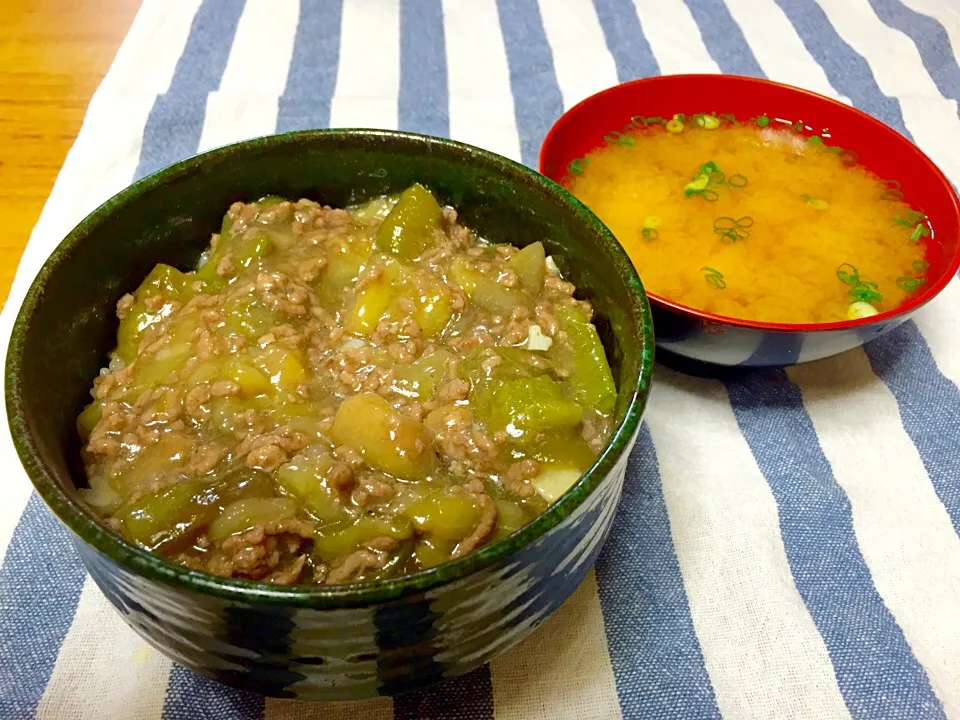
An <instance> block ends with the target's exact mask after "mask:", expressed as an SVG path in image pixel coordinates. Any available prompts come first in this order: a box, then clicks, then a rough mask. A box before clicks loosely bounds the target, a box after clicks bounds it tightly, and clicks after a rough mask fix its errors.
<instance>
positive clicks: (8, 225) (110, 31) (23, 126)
mask: <svg viewBox="0 0 960 720" xmlns="http://www.w3.org/2000/svg"><path fill="white" fill-rule="evenodd" d="M139 6H140V0H0V207H2V208H3V215H4V223H3V232H0V303H3V302H4V301H6V298H7V293H8V292H9V290H10V283H11V282H12V281H13V275H14V272H15V271H16V269H17V263H18V262H19V260H20V255H21V253H22V252H23V248H24V246H25V245H26V242H27V239H28V238H29V237H30V232H31V231H32V230H33V226H34V225H35V224H36V222H37V218H38V217H39V216H40V211H41V209H42V208H43V204H44V202H45V201H46V199H47V196H48V195H49V194H50V189H51V187H52V186H53V181H54V180H55V179H56V177H57V173H58V172H59V171H60V166H61V165H62V164H63V160H64V158H65V157H66V154H67V151H68V150H69V149H70V146H71V145H72V144H73V141H74V140H75V139H76V137H77V133H78V132H79V131H80V125H81V123H82V121H83V116H84V113H85V112H86V109H87V104H88V103H89V101H90V98H91V96H92V95H93V92H94V90H96V89H97V85H99V83H100V80H101V79H102V78H103V75H104V73H106V71H107V68H108V67H109V66H110V62H111V61H112V60H113V57H114V55H115V54H116V52H117V48H119V47H120V42H121V41H122V40H123V37H124V35H126V33H127V30H128V29H129V27H130V23H131V22H132V21H133V17H134V15H135V14H136V12H137V9H138V8H139Z"/></svg>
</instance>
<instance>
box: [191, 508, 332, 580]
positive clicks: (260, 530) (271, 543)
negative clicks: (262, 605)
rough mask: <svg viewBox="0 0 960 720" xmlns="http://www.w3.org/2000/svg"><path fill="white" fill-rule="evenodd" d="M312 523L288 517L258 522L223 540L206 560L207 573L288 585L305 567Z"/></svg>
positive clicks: (311, 536)
mask: <svg viewBox="0 0 960 720" xmlns="http://www.w3.org/2000/svg"><path fill="white" fill-rule="evenodd" d="M313 532H314V531H313V525H312V524H311V523H307V522H304V521H302V520H296V519H288V520H283V521H281V522H278V523H270V524H267V525H259V526H257V527H255V528H253V529H252V530H248V531H247V532H245V533H241V534H240V535H232V536H231V537H228V538H227V539H226V540H224V541H223V542H222V543H220V545H219V547H217V548H216V550H215V551H213V552H212V553H211V554H210V556H209V559H208V560H207V562H206V570H207V572H211V573H213V574H214V575H222V576H224V577H245V578H249V579H250V580H266V581H270V582H274V583H277V584H284V585H289V584H292V583H294V582H296V581H297V580H298V579H299V577H300V573H301V572H302V570H303V566H304V562H305V561H306V556H305V555H303V552H304V551H305V550H306V549H307V547H308V545H309V541H310V540H312V539H313Z"/></svg>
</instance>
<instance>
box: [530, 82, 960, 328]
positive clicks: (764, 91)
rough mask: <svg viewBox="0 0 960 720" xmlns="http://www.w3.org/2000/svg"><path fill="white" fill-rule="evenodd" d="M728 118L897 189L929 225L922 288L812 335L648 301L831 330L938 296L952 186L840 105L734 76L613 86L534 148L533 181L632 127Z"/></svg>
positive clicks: (951, 228)
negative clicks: (848, 159)
mask: <svg viewBox="0 0 960 720" xmlns="http://www.w3.org/2000/svg"><path fill="white" fill-rule="evenodd" d="M713 111H716V112H717V113H721V114H723V113H730V114H732V115H735V116H736V117H737V119H739V120H747V119H749V118H751V117H755V116H758V115H762V114H766V115H767V116H768V117H769V118H770V120H771V127H773V126H775V124H776V123H777V122H778V121H781V122H784V123H785V124H787V125H792V124H793V123H795V122H797V121H800V122H802V123H803V124H804V125H805V126H806V127H807V128H808V130H806V131H805V132H812V133H819V132H821V131H826V132H827V133H829V140H827V142H828V144H830V145H836V146H839V147H842V148H847V149H850V150H853V151H855V152H856V153H857V154H858V155H859V156H860V163H861V164H862V165H863V166H864V167H866V168H868V169H869V170H870V171H872V172H873V173H875V174H876V175H878V176H879V177H881V178H885V179H887V178H889V179H894V180H897V181H899V182H900V183H901V185H902V191H903V194H904V198H905V200H906V202H908V203H910V205H911V206H913V207H914V208H916V209H918V210H920V211H922V212H924V213H926V214H927V216H928V217H929V218H930V223H931V226H932V229H933V235H932V236H931V237H930V238H928V239H927V261H928V262H929V263H930V267H929V269H928V270H927V283H926V284H925V285H923V286H922V289H921V290H920V291H919V292H917V293H916V294H915V295H913V296H912V297H911V298H909V299H908V300H907V301H906V302H905V303H904V304H903V305H901V306H900V307H898V308H895V309H893V310H890V311H887V312H885V313H881V314H880V315H875V316H873V317H869V318H863V319H860V320H846V321H842V322H835V323H820V324H812V325H804V324H788V323H764V322H755V321H750V320H741V319H737V318H729V317H723V316H718V315H713V314H711V313H707V312H704V311H702V310H698V309H697V308H693V307H689V306H686V305H683V304H682V303H678V302H676V301H675V300H671V299H669V298H665V297H661V296H658V295H655V294H652V293H648V295H649V297H650V301H651V302H653V303H654V304H659V305H661V306H665V307H668V308H672V309H674V310H677V311H680V312H682V313H685V314H689V315H693V316H696V317H699V318H701V319H703V320H705V321H708V322H713V323H721V324H725V325H734V326H739V327H752V328H761V329H765V330H789V331H798V330H801V331H813V330H838V329H844V328H850V327H857V326H859V325H868V324H871V323H875V322H879V321H882V320H885V319H888V318H891V317H893V316H896V315H901V314H903V313H908V312H910V311H912V310H914V309H916V308H917V307H919V306H920V305H923V304H924V303H926V302H927V301H928V300H930V299H931V298H933V297H934V296H935V295H936V294H937V293H939V292H940V291H941V290H942V289H943V288H944V286H946V284H947V283H948V282H949V281H950V280H951V279H952V278H953V276H954V274H955V273H956V272H957V269H958V267H960V201H958V199H957V195H956V193H955V192H954V190H953V187H952V186H951V185H950V181H949V180H947V178H946V176H945V175H944V174H943V173H942V172H941V171H940V169H939V168H938V167H937V166H936V165H935V164H934V163H933V161H932V160H930V158H928V157H927V156H926V155H925V154H924V153H923V152H922V151H921V150H920V149H919V148H917V146H916V145H914V144H913V143H911V142H910V141H909V140H907V139H906V138H905V137H903V136H902V135H900V134H899V133H898V132H896V131H895V130H893V129H892V128H890V127H888V126H887V125H884V124H883V123H882V122H880V121H879V120H877V119H876V118H873V117H871V116H870V115H867V114H866V113H863V112H861V111H859V110H856V109H854V108H852V107H850V106H848V105H844V104H843V103H840V102H837V101H835V100H831V99H830V98H826V97H823V96H822V95H817V94H816V93H812V92H808V91H806V90H800V89H799V88H795V87H791V86H789V85H781V84H779V83H774V82H770V81H769V80H759V79H757V78H748V77H739V76H735V75H663V76H659V77H652V78H644V79H641V80H634V81H632V82H628V83H624V84H622V85H617V86H615V87H612V88H609V89H608V90H604V91H602V92H599V93H597V94H596V95H592V96H590V97H589V98H587V99H586V100H584V101H583V102H581V103H579V104H578V105H576V106H574V107H573V108H571V109H570V110H568V111H567V112H566V113H564V115H563V116H562V117H561V118H560V119H559V120H557V122H556V123H554V125H553V127H552V128H551V129H550V132H549V133H547V137H546V138H545V139H544V141H543V145H542V146H541V148H540V163H539V165H540V167H539V169H540V172H541V173H543V174H544V175H546V176H547V177H549V178H550V179H551V180H554V181H555V182H561V181H562V180H563V179H564V177H565V176H566V175H567V174H568V170H567V166H568V165H569V163H570V162H572V161H573V160H576V159H577V158H582V157H583V156H584V155H585V154H586V153H588V152H589V151H591V150H594V149H595V148H597V147H599V146H601V145H602V144H603V143H604V139H603V138H604V136H605V135H608V134H609V133H610V132H611V131H621V132H622V131H625V130H629V129H631V128H633V127H635V126H634V125H633V124H632V123H631V118H633V117H636V116H640V115H642V116H645V117H655V116H661V117H668V118H669V117H672V116H673V115H674V114H675V113H685V114H686V115H688V116H689V115H692V114H695V113H702V112H713Z"/></svg>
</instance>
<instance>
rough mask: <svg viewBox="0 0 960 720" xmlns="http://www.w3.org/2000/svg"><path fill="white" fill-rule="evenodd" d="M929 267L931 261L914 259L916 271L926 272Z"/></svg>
mask: <svg viewBox="0 0 960 720" xmlns="http://www.w3.org/2000/svg"><path fill="white" fill-rule="evenodd" d="M929 268H930V263H928V262H927V261H926V260H914V261H913V270H914V272H926V271H927V270H928V269H929Z"/></svg>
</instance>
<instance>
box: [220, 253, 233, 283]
mask: <svg viewBox="0 0 960 720" xmlns="http://www.w3.org/2000/svg"><path fill="white" fill-rule="evenodd" d="M236 271H237V266H236V264H235V263H234V262H233V255H231V254H230V253H227V254H226V255H224V256H223V257H222V258H220V262H219V263H218V264H217V275H219V276H220V277H222V278H227V277H230V276H231V275H233V274H234V273H235V272H236Z"/></svg>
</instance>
